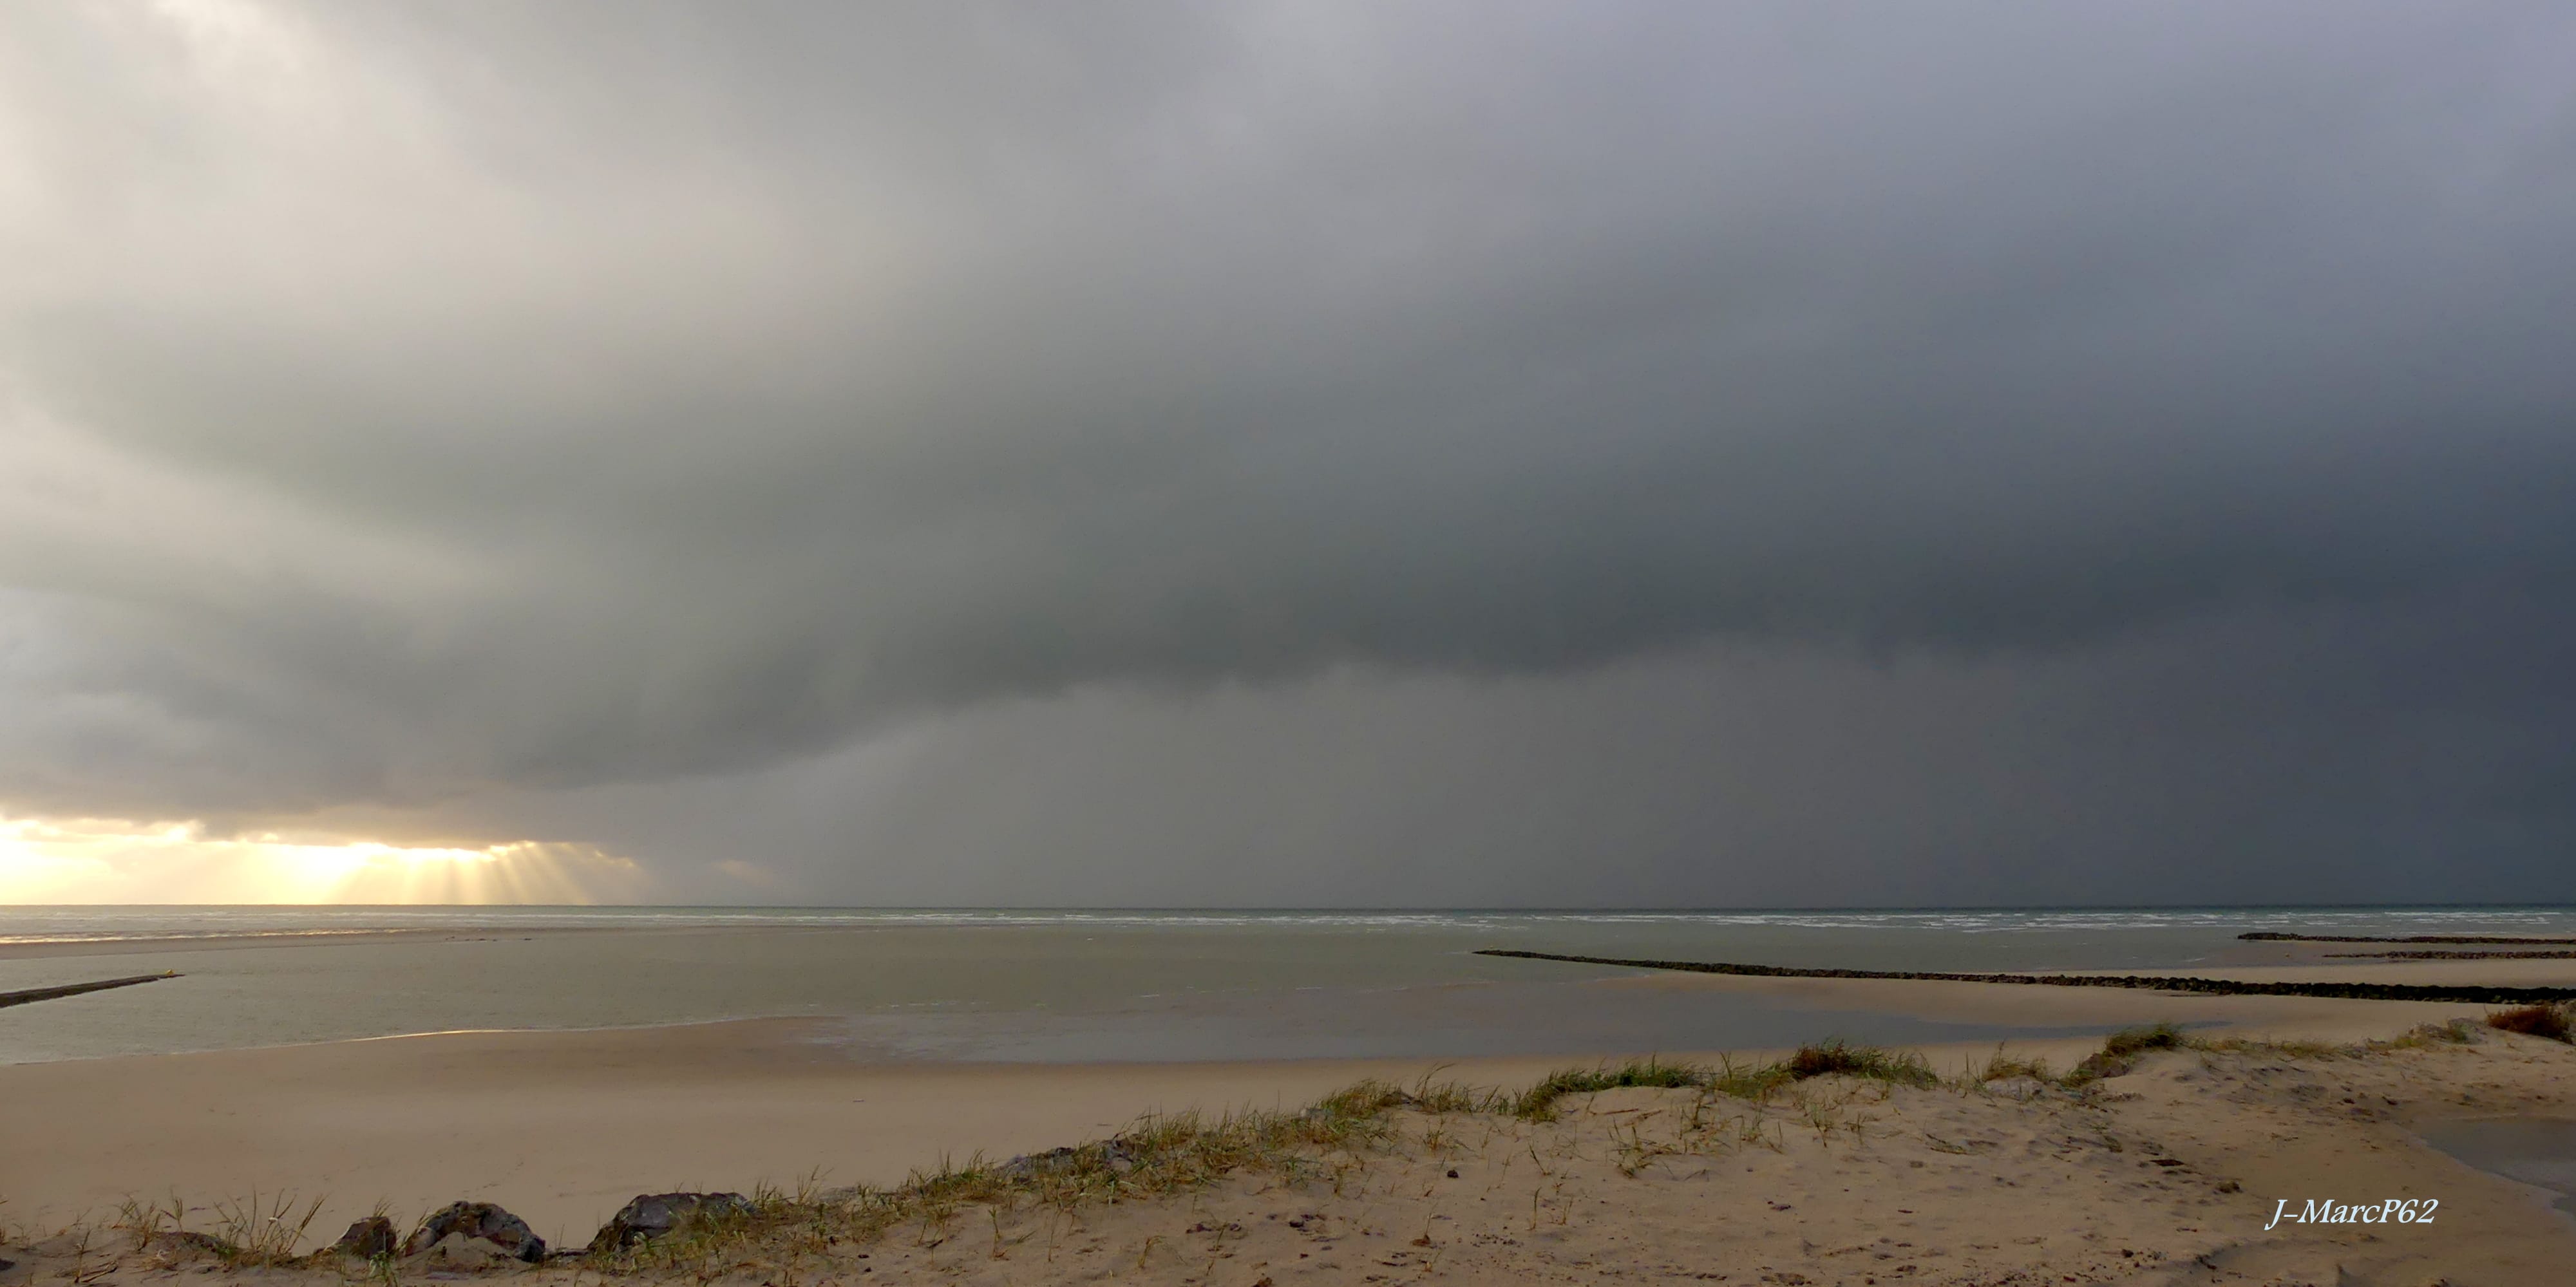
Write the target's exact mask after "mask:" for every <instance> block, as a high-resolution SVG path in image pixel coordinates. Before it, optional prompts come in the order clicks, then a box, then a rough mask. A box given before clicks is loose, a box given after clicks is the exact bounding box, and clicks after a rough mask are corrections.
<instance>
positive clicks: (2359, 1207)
mask: <svg viewBox="0 0 2576 1287" xmlns="http://www.w3.org/2000/svg"><path fill="white" fill-rule="evenodd" d="M2291 1201H2292V1199H2290V1198H2283V1199H2281V1204H2280V1205H2279V1206H2276V1207H2274V1208H2272V1220H2271V1223H2270V1224H2266V1225H2264V1226H2263V1227H2264V1228H2266V1229H2269V1228H2271V1227H2272V1225H2276V1224H2280V1223H2282V1222H2284V1221H2287V1222H2289V1223H2291V1224H2431V1223H2433V1212H2434V1211H2435V1210H2436V1209H2438V1208H2439V1207H2440V1206H2441V1205H2442V1200H2441V1199H2440V1198H2382V1199H2380V1200H2379V1201H2377V1202H2336V1201H2333V1200H2332V1199H2320V1198H2310V1199H2308V1203H2307V1205H2306V1206H2303V1207H2301V1208H2299V1209H2298V1210H2297V1211H2295V1212H2294V1211H2292V1210H2290V1203H2291Z"/></svg>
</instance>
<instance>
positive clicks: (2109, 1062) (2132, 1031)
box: [2066, 1023, 2199, 1087]
mask: <svg viewBox="0 0 2576 1287" xmlns="http://www.w3.org/2000/svg"><path fill="white" fill-rule="evenodd" d="M2198 1044H2199V1043H2197V1042H2194V1041H2193V1040H2192V1039H2191V1038H2190V1037H2187V1036H2185V1035H2183V1031H2182V1029H2180V1028H2177V1027H2175V1026H2173V1025H2172V1024H2170V1023H2158V1024H2151V1025H2149V1026H2147V1027H2143V1028H2122V1029H2120V1030H2119V1031H2118V1032H2115V1033H2112V1034H2111V1035H2110V1036H2108V1037H2105V1038H2103V1039H2102V1048H2101V1049H2100V1050H2097V1051H2095V1052H2093V1053H2092V1054H2089V1055H2086V1056H2084V1062H2082V1063H2080V1064H2077V1065H2075V1071H2073V1072H2070V1073H2068V1074H2066V1084H2067V1085H2069V1086H2075V1087H2083V1086H2089V1085H2091V1084H2093V1083H2094V1082H2097V1081H2100V1080H2102V1079H2104V1078H2106V1077H2121V1076H2126V1075H2127V1074H2128V1072H2129V1070H2130V1069H2132V1068H2135V1067H2137V1066H2138V1056H2140V1055H2143V1054H2145V1053H2147V1052H2148V1051H2150V1050H2182V1049H2186V1048H2191V1047H2194V1046H2197V1045H2198Z"/></svg>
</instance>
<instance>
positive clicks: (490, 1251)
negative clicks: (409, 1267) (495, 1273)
mask: <svg viewBox="0 0 2576 1287" xmlns="http://www.w3.org/2000/svg"><path fill="white" fill-rule="evenodd" d="M518 1259H519V1258H518V1256H516V1255H515V1254H513V1253H512V1252H511V1250H510V1249H509V1248H507V1247H504V1246H502V1245H501V1244H500V1243H497V1242H494V1241H492V1240H491V1239H489V1238H468V1237H466V1236H465V1235H464V1234H461V1233H451V1234H449V1235H447V1236H446V1237H444V1238H441V1239H439V1240H438V1241H437V1242H436V1243H434V1244H432V1245H431V1246H430V1248H429V1250H428V1251H426V1252H424V1253H422V1255H421V1257H420V1260H419V1264H420V1265H421V1267H422V1268H425V1269H463V1270H467V1271H469V1272H470V1271H473V1270H478V1269H496V1268H499V1267H500V1266H503V1265H510V1264H516V1263H518Z"/></svg>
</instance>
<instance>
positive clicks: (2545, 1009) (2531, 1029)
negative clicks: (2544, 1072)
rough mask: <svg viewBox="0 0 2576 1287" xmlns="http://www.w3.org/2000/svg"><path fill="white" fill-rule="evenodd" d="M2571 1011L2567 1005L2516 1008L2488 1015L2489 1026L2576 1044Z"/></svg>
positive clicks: (2575, 1032)
mask: <svg viewBox="0 0 2576 1287" xmlns="http://www.w3.org/2000/svg"><path fill="white" fill-rule="evenodd" d="M2569 1009H2570V1007H2568V1006H2566V1005H2525V1006H2515V1007H2513V1008H2512V1009H2510V1010H2497V1011H2494V1012H2492V1013H2490V1014H2488V1015H2487V1026H2488V1027H2490V1028H2493V1029H2495V1030H2497V1031H2498V1032H2518V1033H2521V1034H2522V1035H2523V1036H2526V1037H2545V1038H2547V1039H2549V1040H2551V1041H2565V1042H2571V1043H2576V1024H2571V1023H2570V1022H2569V1015H2568V1011H2569Z"/></svg>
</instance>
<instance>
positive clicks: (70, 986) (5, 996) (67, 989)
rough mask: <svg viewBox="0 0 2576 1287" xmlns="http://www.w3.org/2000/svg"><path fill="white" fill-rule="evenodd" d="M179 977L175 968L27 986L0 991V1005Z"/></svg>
mask: <svg viewBox="0 0 2576 1287" xmlns="http://www.w3.org/2000/svg"><path fill="white" fill-rule="evenodd" d="M178 977H179V972H178V971H177V970H164V971H162V972H161V973H159V974H134V975H128V976H127V977H125V978H122V979H100V980H99V981H97V982H96V983H65V984H61V985H59V986H56V987H50V988H28V989H25V990H24V991H19V992H0V1006H12V1005H25V1004H27V1003H28V1002H30V1001H51V1000H53V999H54V998H56V997H76V996H79V995H80V994H81V993H84V992H104V991H106V990H107V989H109V988H130V987H133V986H134V985H135V984H137V983H158V982H160V981H161V980H163V979H175V978H178Z"/></svg>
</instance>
